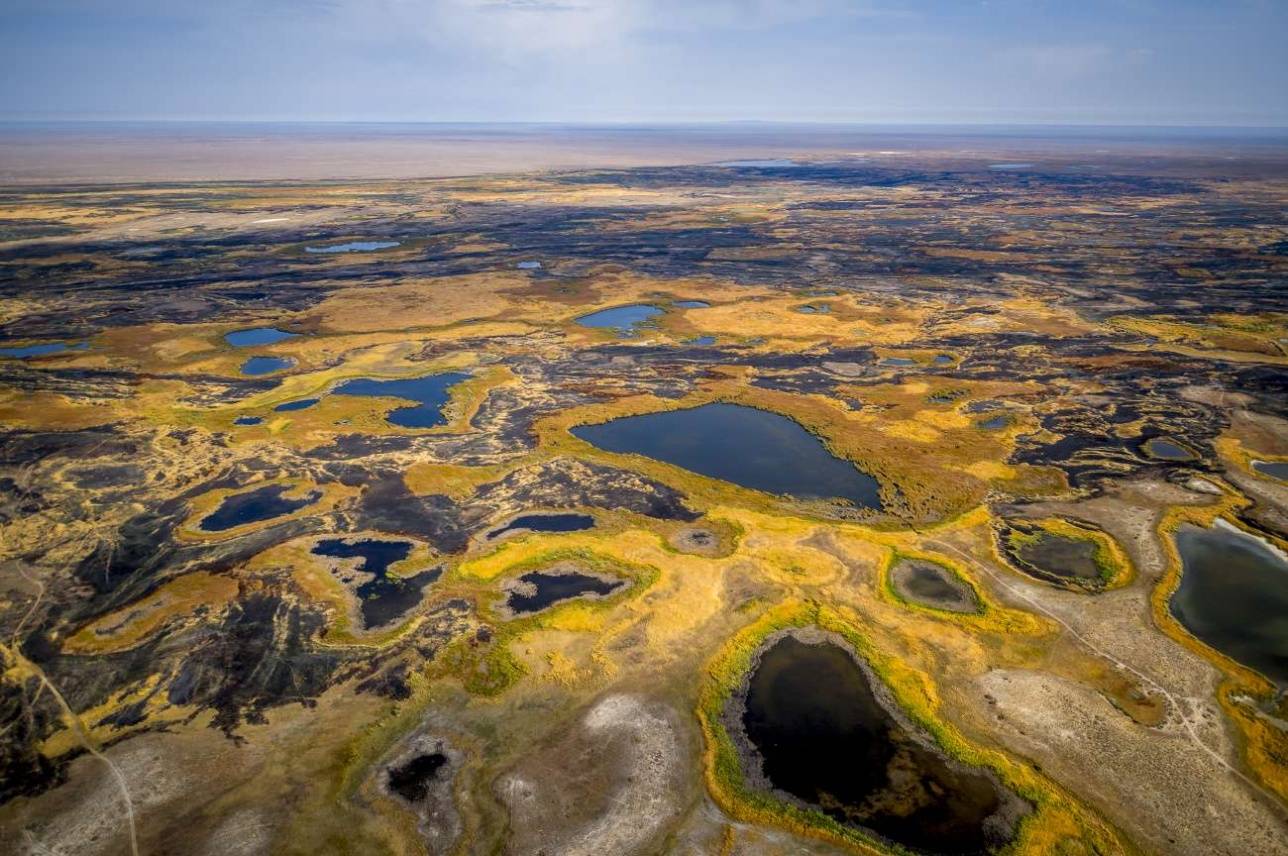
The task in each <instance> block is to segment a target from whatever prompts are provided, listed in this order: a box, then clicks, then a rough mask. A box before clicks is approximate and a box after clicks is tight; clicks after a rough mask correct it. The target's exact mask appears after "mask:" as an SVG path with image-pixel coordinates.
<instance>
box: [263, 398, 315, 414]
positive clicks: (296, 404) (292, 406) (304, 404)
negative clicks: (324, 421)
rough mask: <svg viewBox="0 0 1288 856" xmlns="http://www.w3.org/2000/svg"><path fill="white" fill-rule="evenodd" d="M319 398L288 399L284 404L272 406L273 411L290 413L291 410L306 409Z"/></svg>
mask: <svg viewBox="0 0 1288 856" xmlns="http://www.w3.org/2000/svg"><path fill="white" fill-rule="evenodd" d="M319 400H320V399H317V398H301V399H300V400H299V401H288V402H286V403H285V404H279V405H277V406H276V407H274V408H273V412H274V413H290V412H291V411H292V410H307V409H308V408H310V407H312V406H313V405H315V404H317V403H318V401H319Z"/></svg>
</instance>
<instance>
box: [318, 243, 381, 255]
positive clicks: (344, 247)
mask: <svg viewBox="0 0 1288 856" xmlns="http://www.w3.org/2000/svg"><path fill="white" fill-rule="evenodd" d="M401 243H402V241H348V242H347V243H343V244H329V245H327V246H325V247H305V248H304V252H306V253H314V254H327V253H371V252H375V251H376V250H387V249H389V248H390V247H396V246H398V245H399V244H401Z"/></svg>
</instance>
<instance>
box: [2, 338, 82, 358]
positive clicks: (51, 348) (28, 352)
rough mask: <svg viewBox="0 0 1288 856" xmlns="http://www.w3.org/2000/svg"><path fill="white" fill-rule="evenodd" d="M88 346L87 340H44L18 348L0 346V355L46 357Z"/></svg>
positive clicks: (79, 349)
mask: <svg viewBox="0 0 1288 856" xmlns="http://www.w3.org/2000/svg"><path fill="white" fill-rule="evenodd" d="M88 347H89V342H76V343H74V344H70V345H69V344H68V343H66V342H44V343H42V344H39V345H24V346H22V347H20V348H0V357H9V358H11V359H15V360H25V359H27V358H29V357H47V356H49V355H50V354H61V353H63V352H65V351H84V350H86V349H87V348H88Z"/></svg>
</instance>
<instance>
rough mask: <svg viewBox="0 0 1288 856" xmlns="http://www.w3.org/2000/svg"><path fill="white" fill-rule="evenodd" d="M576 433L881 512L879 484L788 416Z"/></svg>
mask: <svg viewBox="0 0 1288 856" xmlns="http://www.w3.org/2000/svg"><path fill="white" fill-rule="evenodd" d="M572 433H573V434H574V435H575V436H577V437H580V438H581V439H582V440H585V441H586V442H588V443H591V444H593V445H595V446H598V447H599V448H601V449H605V450H607V451H609V452H619V453H634V454H639V455H645V456H647V457H650V458H654V459H655V460H659V461H664V462H666V463H668V464H674V465H675V466H677V467H683V468H684V469H686V470H692V471H693V472H695V473H700V474H702V475H704V476H710V477H711V478H716V479H723V480H724V481H728V482H733V483H734V484H738V485H742V486H743V487H749V488H753V489H755V490H763V491H765V492H767V493H775V494H781V495H786V496H794V497H799V498H803V499H842V500H848V501H850V502H852V503H853V504H854V505H856V506H859V507H861V508H880V507H881V499H880V485H879V484H878V482H877V480H876V479H874V478H873V477H872V476H870V475H868V474H867V473H865V472H863V471H862V470H860V469H859V468H858V467H856V466H855V465H854V464H852V463H851V462H849V461H846V460H843V459H841V458H837V457H835V456H834V455H832V453H831V452H829V451H828V450H827V447H826V446H824V445H823V443H822V441H821V440H819V439H818V438H817V437H815V436H814V435H813V434H811V433H809V432H808V431H806V430H805V429H804V428H803V427H801V425H800V424H799V423H797V422H795V421H793V420H791V419H788V418H787V417H786V416H782V415H780V414H777V413H770V412H768V411H765V410H757V409H756V408H754V407H744V406H742V405H739V404H726V403H723V402H721V403H715V404H704V405H702V406H701V407H693V408H689V409H687V410H671V411H666V412H662V413H645V414H643V415H640V416H626V417H623V418H621V419H614V420H612V421H611V422H605V423H602V424H599V425H579V426H577V427H576V428H573V429H572Z"/></svg>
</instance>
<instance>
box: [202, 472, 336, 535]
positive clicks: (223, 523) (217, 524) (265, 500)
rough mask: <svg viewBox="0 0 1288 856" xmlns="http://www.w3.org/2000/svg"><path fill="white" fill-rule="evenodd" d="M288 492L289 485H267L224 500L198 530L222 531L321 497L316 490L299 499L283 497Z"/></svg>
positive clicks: (275, 515)
mask: <svg viewBox="0 0 1288 856" xmlns="http://www.w3.org/2000/svg"><path fill="white" fill-rule="evenodd" d="M290 489H291V488H290V486H289V485H284V484H270V485H265V486H264V487H261V488H256V489H255V490H251V491H247V492H245V493H235V494H233V495H232V496H228V497H225V498H224V501H223V502H222V503H220V505H219V507H218V508H216V509H215V510H214V511H213V512H211V513H210V514H208V515H207V516H206V517H205V519H203V520H202V521H201V528H202V529H204V530H206V531H207V532H222V531H224V530H225V529H232V528H233V527H235V526H244V525H245V524H247V523H257V522H259V521H261V520H270V519H272V518H274V517H281V516H282V515H283V514H290V513H291V512H293V511H298V510H299V509H301V508H303V507H304V506H306V505H312V504H313V503H315V502H317V501H318V500H319V499H321V498H322V492H321V491H317V490H315V491H310V492H309V493H308V494H306V495H304V496H302V497H300V498H299V499H291V498H289V497H286V496H283V494H284V493H286V492H287V491H288V490H290Z"/></svg>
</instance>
